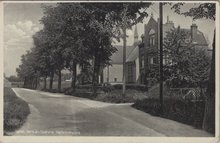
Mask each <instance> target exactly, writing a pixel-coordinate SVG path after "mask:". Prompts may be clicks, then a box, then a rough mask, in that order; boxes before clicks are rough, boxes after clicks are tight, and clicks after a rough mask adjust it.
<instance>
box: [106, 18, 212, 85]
mask: <svg viewBox="0 0 220 143" xmlns="http://www.w3.org/2000/svg"><path fill="white" fill-rule="evenodd" d="M174 28H175V26H174V23H173V21H170V20H169V17H167V21H166V23H165V24H163V36H164V37H165V36H166V33H167V32H168V31H170V30H171V29H174ZM178 28H180V27H179V26H178ZM181 30H184V31H185V32H186V33H187V37H186V39H187V40H189V41H191V42H192V43H193V44H194V46H195V47H196V48H206V49H208V44H207V41H206V39H205V37H204V34H203V33H202V32H201V31H199V29H198V26H197V25H196V24H192V25H191V27H189V29H183V28H181ZM158 35H159V25H158V21H156V20H155V19H154V18H153V15H151V17H150V19H149V21H148V23H147V24H145V25H144V34H143V35H142V36H141V39H142V41H138V32H137V27H135V31H134V44H133V45H132V46H127V47H126V82H127V83H137V84H148V85H149V86H150V85H151V84H155V83H153V82H156V81H154V80H153V79H151V77H152V76H151V75H150V74H152V73H153V74H154V71H153V70H154V69H156V68H159V46H158ZM116 48H117V50H118V51H116V52H115V53H114V54H113V55H112V57H111V64H112V65H111V66H108V67H106V68H105V69H104V71H103V74H104V82H113V83H117V82H119V83H120V82H122V73H123V72H122V71H123V64H122V62H123V46H116ZM163 63H164V64H165V63H166V58H164V59H163Z"/></svg>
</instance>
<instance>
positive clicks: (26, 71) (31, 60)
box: [16, 48, 39, 89]
mask: <svg viewBox="0 0 220 143" xmlns="http://www.w3.org/2000/svg"><path fill="white" fill-rule="evenodd" d="M35 57H36V53H35V52H34V48H32V49H31V51H28V52H27V53H26V54H25V55H22V58H21V62H22V64H21V65H19V67H18V68H17V69H16V71H17V74H18V77H19V78H20V79H22V80H23V81H24V87H26V88H31V89H36V88H37V86H38V82H39V73H38V71H37V68H38V67H37V65H36V64H35V63H37V59H36V58H35Z"/></svg>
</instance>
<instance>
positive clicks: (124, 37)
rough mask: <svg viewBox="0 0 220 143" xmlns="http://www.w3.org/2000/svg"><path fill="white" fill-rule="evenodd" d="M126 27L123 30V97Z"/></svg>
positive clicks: (123, 92) (124, 87)
mask: <svg viewBox="0 0 220 143" xmlns="http://www.w3.org/2000/svg"><path fill="white" fill-rule="evenodd" d="M125 73H126V27H124V28H123V77H122V80H123V91H122V95H123V96H125V90H126V77H125Z"/></svg>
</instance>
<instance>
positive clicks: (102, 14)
mask: <svg viewBox="0 0 220 143" xmlns="http://www.w3.org/2000/svg"><path fill="white" fill-rule="evenodd" d="M83 6H84V7H85V8H86V9H88V10H89V11H90V13H91V14H92V15H91V17H92V18H93V20H92V21H91V27H92V31H93V33H95V35H94V37H93V38H94V39H96V40H95V41H96V43H92V44H94V45H93V46H92V47H93V50H92V51H94V53H93V55H94V57H93V59H94V72H93V89H94V93H95V92H96V88H95V87H96V84H97V83H98V75H99V73H100V67H104V66H106V65H108V64H109V60H110V59H109V57H110V56H111V54H112V53H113V52H115V48H114V47H113V46H112V45H111V44H112V39H113V38H116V39H118V40H119V38H120V37H118V36H120V35H121V31H120V30H121V29H122V32H123V35H124V41H125V39H126V36H127V35H126V29H127V28H130V27H132V26H133V25H134V24H137V23H138V22H141V21H142V20H143V18H144V17H146V16H147V13H146V12H145V10H143V8H145V9H146V8H148V7H149V6H150V3H96V4H88V3H85V4H83ZM124 43H126V42H124ZM103 44H105V45H103ZM125 50H126V45H125V46H124V50H123V51H124V53H125ZM104 55H107V56H104ZM124 59H125V57H124ZM124 72H125V70H124ZM123 77H124V76H123ZM124 87H125V86H124ZM123 89H124V90H123V94H124V91H125V88H123Z"/></svg>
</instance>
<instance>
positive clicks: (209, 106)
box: [203, 32, 215, 133]
mask: <svg viewBox="0 0 220 143" xmlns="http://www.w3.org/2000/svg"><path fill="white" fill-rule="evenodd" d="M214 34H215V32H214ZM212 48H213V49H212V62H211V70H210V74H209V82H208V87H207V98H206V104H205V113H204V119H203V129H204V130H206V131H208V132H211V133H215V35H214V38H213V44H212Z"/></svg>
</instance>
